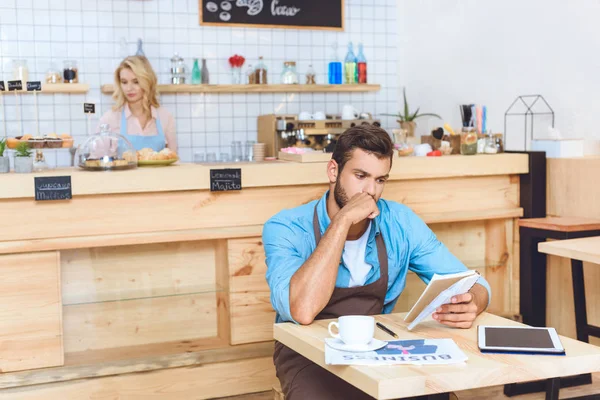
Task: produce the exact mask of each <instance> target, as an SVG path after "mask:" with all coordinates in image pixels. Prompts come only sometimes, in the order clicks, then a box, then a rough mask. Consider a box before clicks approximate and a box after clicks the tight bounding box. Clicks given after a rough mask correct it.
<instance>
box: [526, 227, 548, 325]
mask: <svg viewBox="0 0 600 400" xmlns="http://www.w3.org/2000/svg"><path fill="white" fill-rule="evenodd" d="M520 240H521V252H520V253H521V254H520V264H521V265H520V268H521V275H520V278H521V282H520V286H521V288H520V295H521V300H520V301H521V315H522V316H523V323H525V324H527V325H531V326H540V327H541V326H546V254H544V253H540V252H539V251H538V249H537V248H538V244H539V243H542V242H544V241H545V239H544V238H539V237H533V236H532V235H531V234H529V232H528V231H527V229H521V237H520Z"/></svg>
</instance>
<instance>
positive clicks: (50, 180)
mask: <svg viewBox="0 0 600 400" xmlns="http://www.w3.org/2000/svg"><path fill="white" fill-rule="evenodd" d="M34 184H35V199H36V201H45V200H70V199H71V198H73V194H72V191H71V177H70V176H43V177H35V181H34Z"/></svg>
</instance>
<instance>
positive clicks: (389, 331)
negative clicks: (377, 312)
mask: <svg viewBox="0 0 600 400" xmlns="http://www.w3.org/2000/svg"><path fill="white" fill-rule="evenodd" d="M376 325H377V327H378V328H379V329H381V330H382V331H384V332H385V333H387V334H388V335H392V336H393V337H395V338H398V335H396V334H395V333H394V332H392V331H391V330H390V329H388V328H386V327H385V326H384V325H383V324H381V323H379V322H377V323H376Z"/></svg>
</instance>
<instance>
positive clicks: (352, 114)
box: [342, 104, 358, 119]
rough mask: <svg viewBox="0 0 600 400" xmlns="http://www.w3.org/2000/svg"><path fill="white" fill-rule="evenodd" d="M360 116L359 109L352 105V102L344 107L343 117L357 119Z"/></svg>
mask: <svg viewBox="0 0 600 400" xmlns="http://www.w3.org/2000/svg"><path fill="white" fill-rule="evenodd" d="M357 118H358V110H357V109H356V108H354V107H353V106H351V105H350V104H346V105H345V106H344V107H342V119H357Z"/></svg>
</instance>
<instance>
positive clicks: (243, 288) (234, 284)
mask: <svg viewBox="0 0 600 400" xmlns="http://www.w3.org/2000/svg"><path fill="white" fill-rule="evenodd" d="M228 249H229V250H228V253H229V279H230V281H229V282H230V283H229V290H230V303H231V343H232V344H240V343H250V342H259V341H268V340H273V323H274V322H275V311H274V310H273V307H272V306H271V299H270V292H269V286H268V285H267V281H266V279H265V274H266V272H267V265H266V264H265V252H264V249H263V246H262V239H261V238H260V237H256V238H247V239H234V240H229V241H228Z"/></svg>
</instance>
